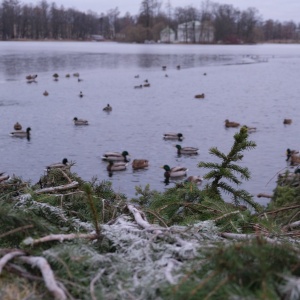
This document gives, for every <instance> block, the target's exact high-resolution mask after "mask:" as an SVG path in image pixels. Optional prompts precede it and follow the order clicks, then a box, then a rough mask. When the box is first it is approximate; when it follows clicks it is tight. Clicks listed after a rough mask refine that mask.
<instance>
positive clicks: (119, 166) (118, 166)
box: [106, 160, 128, 172]
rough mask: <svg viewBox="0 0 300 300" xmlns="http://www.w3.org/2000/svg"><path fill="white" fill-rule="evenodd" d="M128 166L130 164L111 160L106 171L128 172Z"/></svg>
mask: <svg viewBox="0 0 300 300" xmlns="http://www.w3.org/2000/svg"><path fill="white" fill-rule="evenodd" d="M127 166H128V163H126V162H124V161H112V160H110V161H109V163H108V165H107V167H106V169H107V171H108V172H112V171H123V170H126V167H127Z"/></svg>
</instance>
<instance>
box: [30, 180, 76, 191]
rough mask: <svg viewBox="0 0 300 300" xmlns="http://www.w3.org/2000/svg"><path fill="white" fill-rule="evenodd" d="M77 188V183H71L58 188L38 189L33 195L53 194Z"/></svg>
mask: <svg viewBox="0 0 300 300" xmlns="http://www.w3.org/2000/svg"><path fill="white" fill-rule="evenodd" d="M78 186H79V183H78V182H77V181H72V182H71V183H69V184H65V185H59V186H54V187H49V188H44V189H39V190H36V191H35V193H36V194H44V193H55V192H61V191H66V190H71V189H74V188H77V187H78Z"/></svg>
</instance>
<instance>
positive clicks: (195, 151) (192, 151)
mask: <svg viewBox="0 0 300 300" xmlns="http://www.w3.org/2000/svg"><path fill="white" fill-rule="evenodd" d="M175 147H176V148H177V154H178V155H181V154H186V155H195V154H198V150H199V149H198V148H195V147H181V146H180V145H176V146H175Z"/></svg>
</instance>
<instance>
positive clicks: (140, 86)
mask: <svg viewBox="0 0 300 300" xmlns="http://www.w3.org/2000/svg"><path fill="white" fill-rule="evenodd" d="M134 88H135V89H142V88H143V85H142V84H140V85H136V86H134Z"/></svg>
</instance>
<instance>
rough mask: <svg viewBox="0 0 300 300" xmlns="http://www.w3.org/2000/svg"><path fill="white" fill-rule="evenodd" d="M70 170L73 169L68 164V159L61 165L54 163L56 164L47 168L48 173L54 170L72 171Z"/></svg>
mask: <svg viewBox="0 0 300 300" xmlns="http://www.w3.org/2000/svg"><path fill="white" fill-rule="evenodd" d="M70 168H71V165H70V164H69V163H68V159H67V158H64V159H63V160H62V162H61V163H54V164H51V165H49V166H47V167H46V170H47V171H50V170H53V169H65V170H66V169H70Z"/></svg>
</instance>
